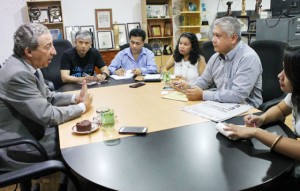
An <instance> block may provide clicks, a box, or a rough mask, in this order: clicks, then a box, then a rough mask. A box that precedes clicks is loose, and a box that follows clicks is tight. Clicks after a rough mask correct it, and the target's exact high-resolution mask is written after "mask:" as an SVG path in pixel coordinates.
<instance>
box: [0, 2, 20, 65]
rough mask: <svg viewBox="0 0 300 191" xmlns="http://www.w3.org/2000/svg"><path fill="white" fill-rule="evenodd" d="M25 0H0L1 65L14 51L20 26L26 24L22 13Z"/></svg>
mask: <svg viewBox="0 0 300 191" xmlns="http://www.w3.org/2000/svg"><path fill="white" fill-rule="evenodd" d="M25 4H26V1H25V0H0V5H1V6H0V26H1V33H0V42H1V45H0V63H2V62H3V61H4V60H5V59H6V58H7V57H8V56H9V55H11V54H12V50H13V34H14V32H15V30H16V29H17V27H18V26H20V25H21V24H22V23H24V22H26V20H25V19H23V18H26V16H25V15H23V12H24V11H22V10H23V9H24V8H25V7H24V6H25Z"/></svg>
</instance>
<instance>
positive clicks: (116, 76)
mask: <svg viewBox="0 0 300 191" xmlns="http://www.w3.org/2000/svg"><path fill="white" fill-rule="evenodd" d="M110 77H112V78H113V79H115V80H123V79H129V78H132V77H133V73H132V70H126V72H125V74H124V76H118V75H110Z"/></svg>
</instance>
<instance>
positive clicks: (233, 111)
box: [182, 101, 252, 122]
mask: <svg viewBox="0 0 300 191" xmlns="http://www.w3.org/2000/svg"><path fill="white" fill-rule="evenodd" d="M251 108H252V106H250V105H246V104H236V103H219V102H214V101H203V102H201V103H199V104H196V105H192V106H187V107H183V108H182V110H183V111H186V112H189V113H193V114H196V115H199V116H201V117H204V118H207V119H210V120H213V121H216V122H221V121H224V120H226V119H229V118H232V117H235V116H237V115H240V114H242V113H244V112H247V111H248V110H249V109H251Z"/></svg>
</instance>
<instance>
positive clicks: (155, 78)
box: [144, 74, 161, 82]
mask: <svg viewBox="0 0 300 191" xmlns="http://www.w3.org/2000/svg"><path fill="white" fill-rule="evenodd" d="M144 81H145V82H160V81H161V74H147V75H146V76H145V77H144Z"/></svg>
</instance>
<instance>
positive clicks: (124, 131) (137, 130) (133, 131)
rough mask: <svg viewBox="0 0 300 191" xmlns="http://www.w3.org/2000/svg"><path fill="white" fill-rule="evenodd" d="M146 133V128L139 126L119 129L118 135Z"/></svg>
mask: <svg viewBox="0 0 300 191" xmlns="http://www.w3.org/2000/svg"><path fill="white" fill-rule="evenodd" d="M147 131H148V128H147V127H141V126H122V127H121V128H120V129H119V133H120V134H146V133H147Z"/></svg>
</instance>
